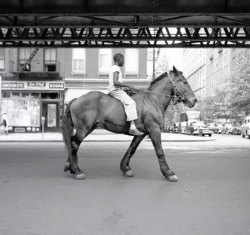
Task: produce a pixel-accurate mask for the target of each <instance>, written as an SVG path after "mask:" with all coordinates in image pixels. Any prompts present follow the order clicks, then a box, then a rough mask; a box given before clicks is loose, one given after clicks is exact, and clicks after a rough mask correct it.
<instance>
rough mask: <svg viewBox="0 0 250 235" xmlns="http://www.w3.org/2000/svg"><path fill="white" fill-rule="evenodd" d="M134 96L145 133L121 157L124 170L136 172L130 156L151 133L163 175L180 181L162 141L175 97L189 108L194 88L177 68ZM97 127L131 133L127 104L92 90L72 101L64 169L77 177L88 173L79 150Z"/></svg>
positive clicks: (66, 119) (66, 117)
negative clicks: (125, 110)
mask: <svg viewBox="0 0 250 235" xmlns="http://www.w3.org/2000/svg"><path fill="white" fill-rule="evenodd" d="M132 98H133V99H134V100H135V101H136V105H137V113H138V119H137V120H136V121H135V123H136V126H137V128H138V129H139V130H140V131H142V132H143V133H145V134H144V135H141V136H135V137H134V138H133V140H132V142H131V144H130V146H129V148H128V150H127V152H126V154H125V155H124V157H123V158H122V160H121V164H120V168H121V171H122V172H123V173H124V175H125V176H128V177H131V176H133V175H134V173H133V171H132V170H131V168H130V166H129V162H130V158H131V157H132V156H133V154H134V153H135V151H136V149H137V147H138V145H139V144H140V142H141V141H142V140H143V138H144V137H145V136H146V135H149V137H150V138H151V141H152V143H153V145H154V148H155V152H156V155H157V157H158V161H159V164H160V169H161V172H162V174H163V175H164V176H165V177H166V178H167V179H168V180H169V181H177V180H178V179H177V176H176V175H175V173H174V172H173V171H172V170H170V168H169V166H168V164H167V162H166V159H165V156H164V152H163V149H162V144H161V127H162V125H163V117H164V112H165V110H166V109H167V107H168V105H169V103H170V102H171V100H173V101H174V103H177V102H183V103H184V104H186V105H187V106H188V107H189V108H192V107H193V106H194V105H195V103H196V101H197V100H196V98H195V95H194V93H193V91H192V89H191V88H190V86H189V84H188V83H187V80H186V79H185V77H184V76H183V75H182V72H180V71H178V70H177V69H176V68H175V67H173V71H170V72H169V73H164V74H162V75H161V76H159V77H158V78H157V79H156V80H154V81H153V82H152V83H151V84H150V86H149V88H148V89H147V90H142V91H140V92H138V93H137V94H135V95H133V96H132ZM96 127H102V128H104V129H106V130H109V131H112V132H115V133H123V134H126V135H129V122H127V121H126V114H125V112H124V107H123V105H122V103H121V102H120V101H119V100H116V99H115V98H113V97H111V96H109V95H106V94H104V93H102V92H97V91H92V92H89V93H87V94H85V95H83V96H81V97H79V98H77V99H74V100H72V101H71V102H70V103H69V104H68V106H67V108H66V111H65V115H64V118H63V123H62V131H63V140H64V143H65V145H66V148H67V151H68V160H67V162H66V164H65V168H64V171H68V170H69V171H70V172H71V173H72V174H73V175H74V176H75V178H77V179H83V178H85V174H84V173H83V171H82V170H81V169H80V168H79V167H78V157H77V151H78V149H79V146H80V144H81V142H82V141H83V139H84V138H85V137H86V136H87V135H89V134H90V133H91V132H92V131H93V130H94V129H95V128H96ZM74 133H75V134H74Z"/></svg>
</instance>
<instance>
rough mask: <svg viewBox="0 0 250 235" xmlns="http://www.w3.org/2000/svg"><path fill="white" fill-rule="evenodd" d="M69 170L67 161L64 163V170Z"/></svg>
mask: <svg viewBox="0 0 250 235" xmlns="http://www.w3.org/2000/svg"><path fill="white" fill-rule="evenodd" d="M68 170H69V162H66V163H65V165H64V172H65V171H68Z"/></svg>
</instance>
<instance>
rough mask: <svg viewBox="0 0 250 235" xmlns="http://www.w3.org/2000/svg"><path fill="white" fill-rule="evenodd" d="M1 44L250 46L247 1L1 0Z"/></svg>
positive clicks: (30, 45)
mask: <svg viewBox="0 0 250 235" xmlns="http://www.w3.org/2000/svg"><path fill="white" fill-rule="evenodd" d="M0 47H86V48H87V47H88V48H91V47H137V48H138V47H146V48H150V47H159V48H160V47H242V48H244V47H250V2H249V1H245V0H237V1H236V0H220V1H218V0H193V1H184V0H175V1H170V0H137V1H134V0H133V1H132V0H125V1H117V0H108V1H107V0H71V1H66V0H57V1H56V0H55V1H51V0H36V1H30V0H8V1H5V0H4V1H1V2H0Z"/></svg>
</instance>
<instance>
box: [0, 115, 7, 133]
mask: <svg viewBox="0 0 250 235" xmlns="http://www.w3.org/2000/svg"><path fill="white" fill-rule="evenodd" d="M8 128H9V127H8V117H7V113H6V112H3V113H2V120H1V133H2V134H5V135H8Z"/></svg>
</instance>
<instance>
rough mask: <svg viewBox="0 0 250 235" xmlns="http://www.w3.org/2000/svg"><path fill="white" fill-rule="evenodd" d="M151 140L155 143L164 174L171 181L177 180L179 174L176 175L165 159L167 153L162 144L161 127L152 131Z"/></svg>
mask: <svg viewBox="0 0 250 235" xmlns="http://www.w3.org/2000/svg"><path fill="white" fill-rule="evenodd" d="M149 136H150V138H151V141H152V143H153V145H154V149H155V153H156V155H157V157H158V161H159V164H160V169H161V172H162V174H163V175H164V176H165V177H166V178H167V179H168V180H169V181H171V182H176V181H178V178H177V176H176V175H175V173H174V172H173V171H172V170H170V168H169V166H168V164H167V162H166V159H165V155H164V151H163V149H162V144H161V132H160V129H158V128H157V129H155V130H154V131H152V132H151V133H150V134H149Z"/></svg>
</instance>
